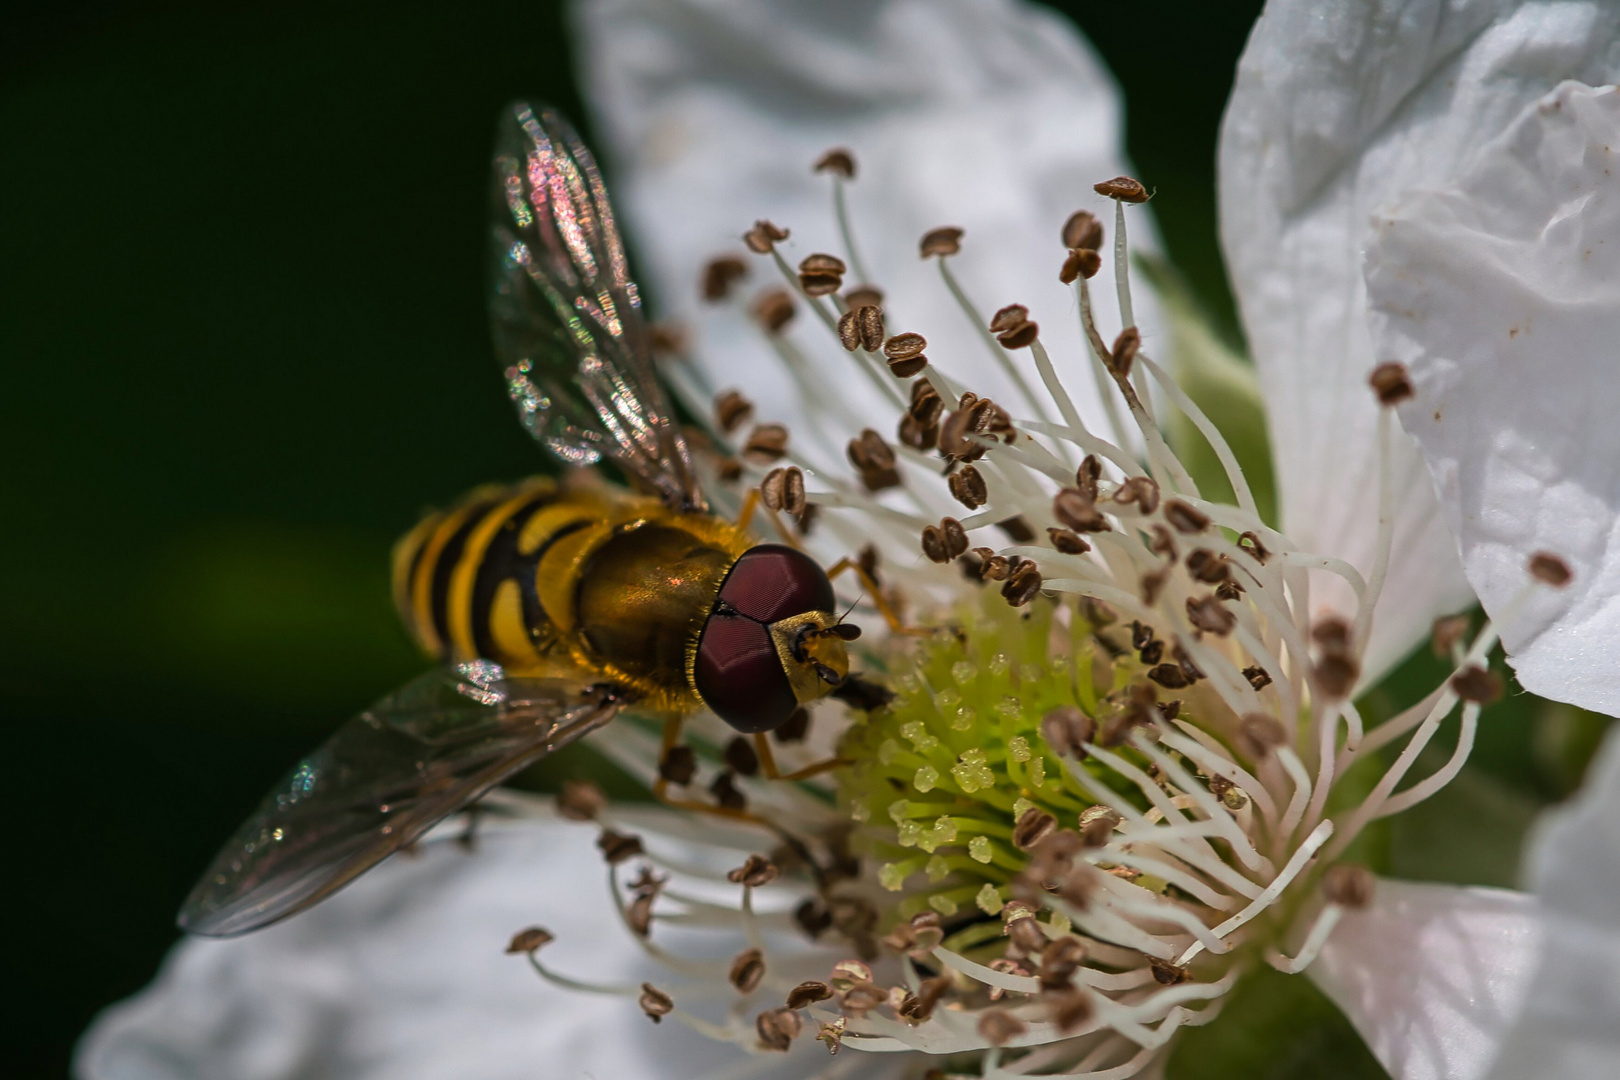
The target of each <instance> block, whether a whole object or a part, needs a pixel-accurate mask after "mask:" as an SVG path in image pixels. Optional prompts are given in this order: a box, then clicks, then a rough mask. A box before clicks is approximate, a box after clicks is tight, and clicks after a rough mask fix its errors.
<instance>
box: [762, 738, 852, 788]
mask: <svg viewBox="0 0 1620 1080" xmlns="http://www.w3.org/2000/svg"><path fill="white" fill-rule="evenodd" d="M754 752H755V753H756V754H758V755H759V765H760V768H762V769H764V770H765V778H766V779H767V780H805V779H808V778H809V777H812V776H819V775H820V774H822V773H824V772H826V771H827V770H829V769H836V768H837V767H838V766H840V765H852V764H854V762H852V761H850V760H849V759H848V758H841V757H830V758H827V759H826V760H825V761H818V762H815V763H814V764H812V765H806V766H805V767H804V768H802V769H796V770H794V771H793V772H790V773H784V772H781V771H780V770H778V769H777V767H776V755H775V754H773V753H771V741H770V739H768V738H767V737H766V736H765V733H764V732H763V731H761V732H758V733H757V734H755V736H754Z"/></svg>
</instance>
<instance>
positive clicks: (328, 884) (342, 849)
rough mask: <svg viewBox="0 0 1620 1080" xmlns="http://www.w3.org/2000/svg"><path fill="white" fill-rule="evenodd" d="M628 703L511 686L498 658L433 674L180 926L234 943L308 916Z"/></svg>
mask: <svg viewBox="0 0 1620 1080" xmlns="http://www.w3.org/2000/svg"><path fill="white" fill-rule="evenodd" d="M618 709H619V703H618V702H617V701H615V700H613V699H612V697H611V696H610V695H609V694H607V693H605V692H604V691H603V690H602V689H601V688H599V687H582V686H581V685H580V684H579V683H578V682H569V681H566V680H559V679H516V678H507V677H506V676H505V673H504V672H503V671H502V670H501V668H500V666H499V665H497V664H492V663H489V662H488V661H474V662H473V663H470V664H461V665H458V666H457V667H453V668H445V669H441V670H438V671H434V672H431V673H429V674H428V675H424V676H422V677H421V678H419V679H417V680H416V681H414V682H411V683H408V684H406V685H405V686H404V687H403V688H402V689H400V690H398V691H396V692H395V693H393V694H390V695H389V696H388V697H385V698H383V699H382V700H381V701H379V702H378V703H377V704H376V705H374V706H372V707H371V708H370V709H368V710H366V711H365V712H363V713H361V714H360V715H359V716H356V717H355V718H354V719H352V720H350V721H348V722H347V723H346V724H344V725H343V726H342V727H340V728H339V729H338V730H337V731H336V732H335V733H334V734H333V735H332V737H331V738H330V739H328V740H327V741H326V742H325V743H324V744H322V746H321V747H320V749H318V750H316V751H315V752H314V753H313V754H311V755H309V756H308V757H307V758H305V759H304V760H303V761H301V762H299V763H298V765H297V767H295V768H294V769H293V771H292V772H291V774H289V775H288V777H287V779H286V780H285V781H283V782H282V783H281V784H280V785H279V786H277V787H276V788H275V789H274V790H273V791H271V792H270V794H269V795H267V796H266V797H265V799H264V801H263V802H262V803H260V804H259V808H258V810H256V811H255V812H254V814H253V816H252V817H250V818H248V820H247V821H246V822H245V823H244V824H243V825H242V827H241V828H240V829H238V830H237V831H236V834H235V835H234V836H232V837H231V839H230V840H229V841H228V842H227V843H226V844H225V846H224V847H223V848H222V849H220V853H219V855H217V856H216V857H215V859H214V863H213V865H212V866H210V867H209V868H208V872H207V873H206V874H205V875H204V876H203V878H202V880H200V881H199V882H198V883H197V885H196V887H195V888H194V889H192V891H191V895H190V896H189V897H187V899H186V903H185V906H184V907H183V908H182V909H181V911H180V919H179V922H180V927H181V928H182V929H184V930H187V931H189V932H191V933H193V934H203V935H207V936H209V937H230V936H233V935H236V934H242V933H246V932H247V931H249V930H256V929H258V928H259V927H261V926H267V925H269V924H270V923H273V922H275V921H277V920H278V919H283V918H286V917H287V916H288V915H292V914H295V913H296V912H299V911H302V910H303V909H305V908H307V907H309V906H310V905H311V904H314V903H316V902H318V901H320V900H323V899H325V898H326V897H327V896H329V895H331V894H332V893H333V892H336V891H337V890H338V889H340V888H342V887H343V886H344V885H346V884H348V883H349V882H350V881H352V880H354V879H355V878H356V877H358V876H359V875H360V874H362V873H364V872H365V871H366V870H369V869H370V868H371V867H373V866H375V865H376V864H377V863H379V862H381V861H382V860H383V859H384V858H386V857H387V856H388V855H390V854H391V853H393V852H394V851H396V850H398V849H399V848H401V847H403V846H405V845H406V844H409V843H410V842H411V841H413V840H415V839H416V838H417V837H419V836H421V835H422V834H423V833H424V832H426V831H427V830H428V828H429V827H431V826H432V825H433V824H434V823H435V822H437V821H439V820H440V819H441V818H443V817H445V816H446V815H448V814H451V813H453V812H454V811H456V810H458V809H460V808H461V807H462V806H465V805H466V804H467V803H469V802H471V801H472V800H474V799H476V798H477V797H478V796H480V795H482V794H483V793H484V792H485V791H487V790H488V789H489V788H491V787H492V786H494V785H495V784H497V783H499V782H500V781H501V780H503V779H505V778H506V777H508V776H510V775H512V774H513V773H515V772H517V771H518V770H519V769H522V768H524V767H525V766H527V765H530V764H532V763H534V762H535V761H538V760H539V759H541V758H542V757H545V756H546V755H547V754H550V753H551V752H552V751H554V750H557V749H558V748H560V747H562V746H565V745H567V744H568V743H570V742H573V741H574V740H575V739H577V738H579V737H580V736H581V735H583V734H585V733H586V732H588V731H591V730H594V729H595V728H598V727H600V726H602V725H603V724H605V723H607V722H608V721H609V720H611V719H612V718H613V716H614V714H615V713H616V712H617V711H618Z"/></svg>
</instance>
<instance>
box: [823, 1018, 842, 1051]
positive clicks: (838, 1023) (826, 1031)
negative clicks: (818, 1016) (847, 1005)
mask: <svg viewBox="0 0 1620 1080" xmlns="http://www.w3.org/2000/svg"><path fill="white" fill-rule="evenodd" d="M848 1023H849V1021H848V1020H846V1019H845V1018H844V1017H842V1016H839V1017H835V1018H833V1019H832V1020H829V1021H827V1022H826V1023H824V1024H822V1025H821V1028H820V1030H819V1031H817V1032H816V1041H817V1042H821V1043H826V1044H827V1053H829V1054H836V1053H838V1049H839V1047H841V1046H843V1045H844V1028H845V1026H846V1025H847V1024H848Z"/></svg>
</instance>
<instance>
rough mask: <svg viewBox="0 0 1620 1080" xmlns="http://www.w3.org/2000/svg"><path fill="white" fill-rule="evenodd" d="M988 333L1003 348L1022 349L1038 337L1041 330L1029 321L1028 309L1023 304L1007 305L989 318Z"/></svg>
mask: <svg viewBox="0 0 1620 1080" xmlns="http://www.w3.org/2000/svg"><path fill="white" fill-rule="evenodd" d="M990 332H991V333H993V334H995V335H996V340H997V341H999V342H1001V345H1002V347H1003V348H1007V349H1023V348H1027V347H1028V346H1029V345H1030V344H1032V343H1033V342H1034V341H1035V339H1036V338H1037V337H1038V336H1040V332H1041V328H1040V327H1039V326H1038V325H1037V324H1035V323H1033V322H1030V321H1029V309H1028V308H1027V307H1025V306H1024V305H1023V304H1008V305H1007V306H1006V307H1004V308H1002V309H1001V310H1000V311H998V312H996V314H995V316H994V317H993V318H991V320H990Z"/></svg>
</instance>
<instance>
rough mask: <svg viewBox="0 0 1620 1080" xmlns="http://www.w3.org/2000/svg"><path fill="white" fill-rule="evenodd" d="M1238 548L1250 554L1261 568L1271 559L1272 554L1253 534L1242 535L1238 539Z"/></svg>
mask: <svg viewBox="0 0 1620 1080" xmlns="http://www.w3.org/2000/svg"><path fill="white" fill-rule="evenodd" d="M1237 546H1238V547H1240V548H1242V549H1243V550H1244V551H1246V552H1248V553H1249V555H1250V556H1252V557H1253V559H1254V561H1255V562H1257V563H1259V564H1260V565H1261V566H1264V565H1266V560H1267V559H1269V558H1271V552H1269V551H1267V550H1266V546H1265V545H1264V544H1262V543H1261V542H1260V538H1259V537H1258V536H1256V535H1255V534H1254V533H1252V532H1246V533H1243V534H1242V535H1240V536H1239V537H1238V539H1237Z"/></svg>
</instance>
